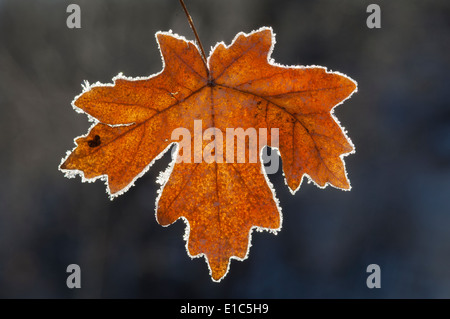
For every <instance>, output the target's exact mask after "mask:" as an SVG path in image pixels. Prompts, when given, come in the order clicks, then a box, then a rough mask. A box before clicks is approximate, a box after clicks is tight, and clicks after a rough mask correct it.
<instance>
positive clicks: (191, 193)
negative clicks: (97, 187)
mask: <svg viewBox="0 0 450 319" xmlns="http://www.w3.org/2000/svg"><path fill="white" fill-rule="evenodd" d="M156 38H157V41H158V43H159V48H160V51H161V54H162V58H163V62H164V68H163V70H162V71H161V72H160V73H158V74H154V75H151V76H150V77H148V78H137V79H133V78H126V77H124V76H123V75H121V74H119V75H118V76H116V77H115V78H114V79H113V80H114V84H109V85H108V84H106V85H105V84H100V83H97V84H94V85H92V86H90V85H86V87H85V88H84V91H83V93H82V94H80V95H79V96H77V97H76V98H75V100H74V102H73V103H72V104H73V106H74V108H75V109H76V110H77V111H80V112H85V113H87V114H88V115H89V116H90V118H91V120H93V121H94V124H93V126H92V127H91V128H90V130H89V132H88V134H87V135H85V136H81V137H78V138H76V139H75V143H76V145H77V146H76V147H75V149H74V150H72V152H68V154H67V156H66V158H64V159H63V160H62V163H61V165H60V169H61V170H62V171H63V172H65V173H66V176H67V177H74V176H75V175H76V174H79V175H81V176H82V179H83V181H89V182H91V181H94V180H96V179H98V178H100V179H104V180H105V181H106V184H107V191H108V193H109V194H110V196H111V198H113V197H115V196H117V195H119V194H122V193H123V192H125V191H126V190H128V189H129V188H130V187H131V186H132V185H133V184H134V182H135V181H136V179H137V178H139V177H140V176H142V175H143V174H144V173H145V172H146V171H147V170H148V169H149V168H150V167H151V166H152V164H153V163H154V161H155V160H156V159H158V158H159V157H161V156H162V155H163V154H164V153H165V152H166V151H168V150H169V148H170V146H171V145H172V144H173V143H176V141H173V140H172V139H171V134H172V132H173V131H174V130H175V129H177V128H180V127H183V128H186V129H187V130H189V132H191V134H193V132H194V120H202V125H203V126H202V130H204V129H206V128H214V129H217V130H221V131H222V132H225V131H226V128H243V129H244V130H246V129H248V128H255V129H256V130H258V129H260V128H266V129H268V130H270V129H272V128H277V129H279V146H278V145H271V142H267V143H266V144H267V145H268V146H269V147H270V146H273V147H277V148H278V151H279V153H280V155H281V158H282V159H283V172H284V175H285V179H286V183H287V185H288V186H289V188H290V190H291V192H293V193H294V192H295V191H296V190H298V188H299V187H300V185H301V182H302V180H303V178H304V177H305V176H307V177H308V178H309V179H310V180H311V181H313V182H314V183H316V184H317V185H318V186H319V187H325V186H326V185H328V184H329V185H332V186H334V187H336V188H341V189H350V184H349V181H348V179H347V175H346V171H345V166H344V162H343V157H344V156H345V155H347V154H349V153H351V152H353V150H354V148H353V145H352V143H351V141H350V140H349V139H348V138H347V136H346V134H345V132H344V131H343V129H342V128H341V127H340V126H339V124H338V122H337V120H336V118H335V117H334V115H333V108H334V107H335V106H336V105H338V104H340V103H342V102H343V101H344V100H345V99H347V98H348V97H349V96H350V95H351V94H352V93H353V92H355V91H356V82H355V81H353V80H352V79H350V78H349V77H347V76H345V75H343V74H340V73H336V72H328V71H327V70H326V68H324V67H318V66H310V67H300V66H289V67H287V66H282V65H279V64H276V63H275V62H274V61H273V60H272V59H271V58H270V55H271V52H272V49H273V45H274V42H275V40H274V35H273V32H272V29H271V28H267V27H264V28H261V29H259V30H257V31H253V32H251V33H249V34H245V33H239V34H238V35H236V37H235V39H234V40H233V42H232V43H231V44H230V45H229V46H226V45H225V44H224V43H222V42H221V43H218V44H217V45H216V46H215V47H214V48H213V49H212V51H211V53H210V56H209V58H208V60H207V68H206V67H205V63H204V60H202V55H201V52H200V51H199V49H198V47H197V46H196V44H195V43H194V42H191V41H188V40H186V39H185V38H183V37H180V36H177V35H174V34H172V33H166V32H158V33H157V34H156ZM268 141H270V139H268ZM202 143H203V144H202V147H203V148H205V146H206V145H207V144H208V141H203V142H202ZM225 144H226V143H224V145H223V148H225V147H226V145H225ZM264 146H265V145H259V146H258V151H259V152H258V154H261V153H260V151H261V149H262V147H264ZM218 151H219V152H220V150H218ZM235 151H236V152H239V150H238V149H236V148H235ZM244 151H247V153H246V154H248V151H249V146H248V144H246V148H245V149H244ZM195 152H197V153H198V150H195V149H194V148H192V153H193V155H192V156H193V157H195V156H196V155H198V154H195ZM179 156H180V150H179V149H178V148H177V149H176V152H175V153H173V156H172V157H173V159H172V162H171V164H170V166H169V168H168V170H167V171H166V172H165V173H164V174H162V175H161V177H160V182H161V184H162V187H161V189H160V191H159V196H158V199H157V202H156V218H157V221H158V222H159V223H160V224H161V225H163V226H166V225H170V224H172V223H173V222H175V221H176V220H178V219H179V218H182V219H184V220H185V222H186V224H187V226H186V235H185V239H186V248H187V250H188V254H189V255H190V256H191V257H198V256H205V258H206V261H207V263H208V265H209V269H210V273H211V276H212V278H213V280H215V281H219V280H220V279H221V278H223V276H225V274H226V273H227V271H228V268H229V263H230V259H232V258H234V259H239V260H242V259H245V258H246V257H247V254H248V249H249V246H250V239H251V232H252V229H256V230H270V231H273V232H276V231H278V230H280V228H281V210H280V208H279V207H278V205H277V203H278V201H277V199H276V197H275V193H274V190H273V189H272V187H271V184H270V182H269V180H268V178H267V176H266V174H261V170H262V166H263V164H262V163H261V157H260V156H258V158H257V160H256V162H255V163H250V162H249V161H246V162H245V163H236V162H233V161H232V162H230V161H226V162H223V163H220V162H218V161H213V162H212V163H207V162H205V161H201V162H199V163H195V162H194V161H191V162H190V163H187V162H181V163H178V162H176V159H177V157H179ZM246 158H247V159H248V156H247V157H246Z"/></svg>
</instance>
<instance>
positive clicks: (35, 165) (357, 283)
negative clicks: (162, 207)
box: [0, 0, 450, 298]
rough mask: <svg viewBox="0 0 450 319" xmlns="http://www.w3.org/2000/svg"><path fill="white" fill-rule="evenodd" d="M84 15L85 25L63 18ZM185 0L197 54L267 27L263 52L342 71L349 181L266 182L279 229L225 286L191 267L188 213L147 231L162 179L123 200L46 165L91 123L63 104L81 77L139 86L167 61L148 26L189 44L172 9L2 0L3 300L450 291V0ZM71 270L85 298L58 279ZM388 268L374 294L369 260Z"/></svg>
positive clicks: (169, 5)
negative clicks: (373, 22) (346, 91)
mask: <svg viewBox="0 0 450 319" xmlns="http://www.w3.org/2000/svg"><path fill="white" fill-rule="evenodd" d="M70 3H77V4H79V5H80V6H81V26H82V28H81V29H68V28H67V27H66V19H67V17H68V15H69V14H68V13H66V8H67V6H68V5H69V4H70ZM370 3H372V1H360V0H353V1H350V0H341V1H334V0H308V1H306V0H305V1H300V0H295V1H294V0H284V1H281V0H246V1H240V0H227V1H216V0H213V1H206V0H186V4H187V5H188V7H189V9H190V11H191V15H192V16H193V18H194V20H195V23H196V25H197V29H198V32H199V34H200V37H201V39H202V41H203V45H204V46H205V48H206V51H209V47H211V46H213V45H214V44H215V43H216V42H217V41H225V42H226V43H227V44H228V43H230V42H231V40H232V39H233V38H234V36H235V34H236V33H238V32H239V31H245V32H249V31H251V30H254V29H257V28H259V27H261V26H272V27H273V29H274V31H275V33H276V41H277V43H276V46H275V50H274V52H273V55H272V57H273V58H274V59H275V61H276V62H278V63H281V64H285V65H296V64H301V65H313V64H314V65H323V66H326V67H328V68H329V69H331V70H334V71H339V72H342V73H345V74H348V75H349V76H351V77H352V78H353V79H355V80H357V81H358V83H359V92H358V93H357V94H355V95H354V96H353V97H352V98H351V99H350V100H348V101H346V102H345V103H344V104H343V105H341V106H339V107H338V108H337V109H336V112H335V114H336V116H337V117H338V118H339V120H340V122H341V124H342V125H343V126H345V127H346V129H347V130H348V135H349V136H350V137H351V139H352V140H353V142H354V144H355V145H356V150H357V151H356V154H353V155H350V156H348V157H346V160H345V161H346V164H347V169H348V173H349V178H350V180H351V183H352V186H353V189H352V191H351V192H343V191H339V190H337V189H334V188H330V187H328V188H326V189H324V190H322V189H319V188H317V187H315V186H314V185H312V184H308V183H306V182H305V183H303V185H302V187H301V189H300V190H299V191H298V192H297V194H296V195H291V194H290V193H289V191H288V189H287V186H286V185H285V184H284V182H283V178H282V175H281V174H277V175H275V176H271V180H272V182H273V183H274V184H275V187H276V189H277V195H278V197H279V199H280V202H281V206H282V208H283V221H284V223H283V229H282V230H281V232H279V233H278V235H277V236H274V235H272V234H270V233H268V232H262V233H259V232H254V233H253V240H252V244H253V245H252V247H251V250H250V255H249V258H248V259H247V260H245V261H244V262H238V261H235V260H234V261H232V262H231V270H230V272H229V274H228V275H227V276H226V277H225V279H224V280H223V281H222V282H221V283H219V284H218V283H214V282H212V281H211V279H210V276H209V274H208V269H207V266H206V264H205V262H204V259H203V258H197V259H194V260H191V259H190V258H189V257H188V256H187V253H186V250H185V242H184V240H183V239H182V236H183V234H184V227H185V224H184V223H183V222H182V221H178V222H176V223H175V224H174V225H172V226H170V227H167V228H164V227H161V226H159V225H158V224H157V222H156V220H155V216H154V210H155V207H154V203H155V198H156V196H157V189H158V185H157V184H156V183H155V180H156V177H157V176H158V174H159V171H161V170H163V169H165V167H166V166H167V165H168V163H169V155H168V154H166V156H165V157H164V158H162V159H161V160H159V161H158V163H157V164H156V165H155V166H154V167H152V168H151V170H150V171H149V172H148V173H147V174H145V176H144V177H142V178H140V179H139V180H138V181H137V182H136V186H135V187H133V188H131V189H130V190H129V191H128V192H127V193H126V194H124V195H122V196H120V197H119V198H117V199H115V200H114V201H110V200H109V199H108V196H107V194H106V193H105V185H104V184H103V183H102V182H100V181H98V182H96V183H94V184H83V183H81V182H80V178H79V177H77V178H76V179H70V180H69V179H66V178H64V176H63V174H62V173H61V172H59V171H58V169H57V166H58V165H59V164H60V161H61V158H62V157H63V156H64V155H65V153H66V151H67V150H71V149H72V148H73V147H74V144H73V138H74V137H76V136H79V135H82V134H85V133H86V131H87V129H88V128H89V127H90V124H91V123H90V122H88V119H87V117H86V116H85V115H80V114H78V113H75V112H74V110H73V109H72V107H71V105H70V103H71V101H72V99H73V98H74V96H76V95H78V94H79V93H81V90H82V88H81V83H82V82H83V81H84V80H88V81H89V82H91V83H94V82H96V81H100V82H103V83H110V82H111V79H112V77H113V76H115V75H117V74H118V73H119V72H123V73H124V75H126V76H133V77H135V76H147V75H149V74H153V73H155V72H158V71H160V69H161V67H162V64H161V59H160V53H159V51H158V47H157V44H156V41H155V37H154V34H155V32H156V31H158V30H169V29H172V30H173V31H174V32H176V33H178V34H180V35H184V36H186V37H187V38H189V39H193V38H194V37H193V34H192V31H191V30H190V29H189V25H188V23H187V20H186V17H185V16H184V13H183V11H182V9H181V7H180V5H179V3H178V1H176V0H170V1H169V0H159V1H150V0H148V1H143V0H128V1H119V0H95V1H92V0H90V1H87V0H86V1H64V0H58V1H57V0H52V1H51V0H33V1H32V0H29V1H21V0H0V107H1V109H0V111H1V112H0V146H1V155H0V297H3V298H14V297H18V298H30V297H38V298H50V297H57V298H116V297H117V298H118V297H125V298H135V297H141V298H174V297H178V298H184V297H190V298H210V297H213V298H450V102H449V101H450V88H449V84H450V76H449V74H450V54H449V53H450V34H449V31H450V2H449V1H446V0H442V1H433V0H427V1H425V0H422V1H412V0H408V1H407V0H396V1H376V2H375V3H377V4H379V5H380V7H381V26H382V27H381V29H368V28H367V26H366V18H367V17H368V15H369V14H368V13H366V8H367V6H368V5H369V4H370ZM72 263H75V264H79V265H80V267H81V271H82V288H81V289H74V290H70V289H68V288H67V287H66V278H67V275H68V274H67V273H66V267H67V265H69V264H72ZM372 263H375V264H378V265H380V267H381V289H368V288H367V286H366V278H367V276H368V274H367V273H366V267H367V266H368V265H369V264H372Z"/></svg>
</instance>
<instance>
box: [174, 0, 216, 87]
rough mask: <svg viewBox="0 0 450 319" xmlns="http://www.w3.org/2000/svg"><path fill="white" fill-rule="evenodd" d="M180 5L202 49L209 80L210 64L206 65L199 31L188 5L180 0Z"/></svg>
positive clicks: (204, 61)
mask: <svg viewBox="0 0 450 319" xmlns="http://www.w3.org/2000/svg"><path fill="white" fill-rule="evenodd" d="M180 4H181V6H182V7H183V10H184V13H185V14H186V17H187V19H188V21H189V25H190V26H191V29H192V31H194V35H195V39H196V40H197V44H198V46H199V47H200V53H201V56H202V61H203V64H204V65H205V68H206V73H207V74H208V79H209V69H208V64H207V63H206V54H205V50H204V49H203V45H202V42H201V41H200V38H199V36H198V33H197V29H195V25H194V21H192V18H191V15H190V14H189V11H188V9H187V8H186V5H185V4H184V1H183V0H180Z"/></svg>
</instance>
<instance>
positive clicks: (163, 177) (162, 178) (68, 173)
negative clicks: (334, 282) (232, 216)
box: [58, 27, 358, 282]
mask: <svg viewBox="0 0 450 319" xmlns="http://www.w3.org/2000/svg"><path fill="white" fill-rule="evenodd" d="M265 30H267V31H270V33H271V35H272V39H271V40H272V41H271V45H270V49H269V52H268V54H267V61H268V63H269V64H270V65H273V66H277V67H281V68H286V69H290V68H297V69H308V68H322V69H324V70H325V71H326V72H327V73H333V74H338V75H340V76H343V77H345V78H347V79H348V80H350V81H352V82H353V83H354V84H355V86H356V88H355V90H354V91H353V92H352V93H351V94H349V96H348V97H346V98H345V99H343V100H342V101H341V102H340V103H338V104H336V105H335V106H333V108H332V109H331V111H330V115H331V117H332V118H333V120H334V121H335V122H336V123H337V124H338V125H339V127H340V128H341V130H342V132H343V134H344V136H345V138H346V139H347V141H348V142H349V144H350V145H351V146H352V148H353V150H352V151H350V152H348V153H343V154H341V155H340V156H339V157H340V158H341V161H342V163H343V165H344V172H345V178H346V179H347V180H348V181H349V185H350V180H349V179H348V177H347V169H346V167H345V161H344V157H345V156H347V155H350V154H353V153H355V151H356V149H355V146H354V144H353V142H352V141H351V139H350V138H349V137H348V136H347V131H346V129H345V128H344V127H343V126H342V125H341V124H340V122H339V120H338V119H337V118H336V116H335V115H334V109H335V108H336V106H338V105H340V104H342V103H344V102H345V101H346V100H347V99H349V98H350V97H351V96H352V95H353V94H354V93H356V92H357V91H358V84H357V82H356V81H355V80H353V79H352V78H350V77H349V76H347V75H345V74H343V73H340V72H333V71H328V70H327V68H326V67H323V66H317V65H308V66H298V65H294V66H286V65H283V64H279V63H276V62H275V60H274V59H273V58H272V57H271V55H272V52H273V49H274V46H275V43H276V40H275V33H274V32H273V29H272V28H271V27H261V28H259V29H257V30H253V31H251V32H249V33H245V32H239V33H238V34H236V36H235V37H234V39H233V40H232V42H231V43H230V44H229V45H226V44H225V43H224V42H223V41H221V42H218V43H216V45H215V46H214V47H211V50H210V53H209V56H208V58H207V65H208V67H209V62H210V58H211V56H212V55H213V53H214V51H215V50H216V48H217V47H218V46H219V45H223V46H224V47H225V49H228V48H230V47H231V46H232V45H233V44H234V43H235V42H236V40H237V39H238V38H239V37H240V36H245V37H249V36H251V35H253V34H255V33H258V32H261V31H265ZM158 34H164V35H169V36H172V37H175V38H177V39H179V40H182V41H184V42H186V44H189V43H191V44H192V45H194V46H195V47H196V48H197V50H198V52H199V53H200V49H199V47H198V45H197V44H196V43H195V41H191V40H187V39H186V38H185V37H184V36H180V35H178V34H176V33H173V32H172V30H169V31H168V32H163V31H158V32H156V34H155V37H156V41H157V43H158V49H159V52H160V54H161V60H162V63H163V68H162V70H161V71H160V72H157V73H154V74H152V75H150V76H148V77H135V78H133V77H126V76H124V75H123V74H122V73H119V74H118V75H117V76H115V77H113V82H114V83H107V84H103V83H100V82H96V83H95V84H92V85H90V84H89V82H88V81H84V85H82V87H83V91H82V93H81V94H79V95H77V96H76V97H75V98H74V100H73V101H72V103H71V104H72V107H73V108H74V109H75V111H76V112H78V113H85V114H86V115H87V116H88V118H89V121H91V122H94V123H93V125H92V126H91V127H90V128H89V130H88V132H87V134H86V135H81V136H78V137H76V138H75V139H74V143H75V140H76V139H78V138H80V137H86V136H88V135H89V132H90V131H91V130H92V128H93V127H94V126H95V125H96V124H98V123H99V121H98V120H97V119H96V118H94V117H92V116H91V115H89V114H87V113H86V112H84V111H83V110H82V109H80V108H78V107H77V106H75V104H74V102H75V101H76V100H77V99H78V98H79V97H80V96H81V95H82V94H84V93H85V92H87V91H89V90H90V89H91V88H93V87H98V86H114V85H115V81H116V80H117V79H125V80H129V81H137V80H148V79H150V78H152V77H155V76H157V75H159V74H161V73H162V72H163V71H164V69H165V60H164V57H163V55H162V51H161V47H160V44H159V42H158ZM132 124H134V123H130V124H125V125H132ZM110 126H113V125H110ZM116 126H117V125H116ZM119 126H120V125H119ZM75 144H76V143H75ZM172 144H175V145H176V149H175V150H174V151H173V152H172V161H171V162H170V164H169V166H168V167H167V168H166V170H164V171H162V172H160V174H159V176H158V177H157V180H156V182H157V183H158V184H160V185H161V187H160V188H159V189H158V191H157V194H158V195H157V198H156V202H155V218H156V220H158V218H157V211H158V203H159V199H160V198H161V195H162V193H163V191H164V186H165V185H166V183H167V181H168V180H169V178H170V175H171V174H172V171H173V168H174V165H175V162H176V156H177V154H178V151H179V144H178V143H177V142H173V143H170V144H169V145H168V146H167V147H166V148H165V149H164V150H163V151H162V152H161V153H160V154H159V155H157V156H156V157H155V158H154V159H153V160H152V161H151V162H150V164H148V165H147V166H146V167H145V168H144V169H143V170H142V171H141V173H139V174H138V175H137V176H136V177H135V178H134V179H133V180H132V181H131V182H130V184H129V185H128V186H126V187H125V188H124V189H122V190H121V191H119V192H117V193H114V194H111V192H110V189H109V186H108V176H107V175H100V176H97V177H94V178H91V179H89V178H85V176H84V173H83V172H82V171H80V170H65V169H61V168H60V166H61V164H62V163H64V162H65V160H66V159H67V158H68V157H69V155H70V154H71V153H72V152H73V151H74V150H75V149H76V148H77V146H75V147H74V148H73V149H72V151H67V152H66V156H65V157H64V158H62V160H61V164H60V165H59V166H58V169H59V170H60V171H62V172H63V173H64V174H65V177H67V178H74V177H76V175H80V176H81V179H82V182H89V183H92V182H95V181H96V180H97V179H100V180H103V181H104V182H105V184H106V191H107V193H108V194H109V197H110V199H111V200H113V199H114V198H115V197H117V196H119V195H121V194H123V193H125V192H126V191H128V189H130V188H131V187H132V186H134V183H135V181H136V180H137V179H138V178H140V177H141V176H143V175H144V174H145V173H146V172H147V171H148V170H149V169H150V168H151V167H152V166H153V164H154V163H155V162H156V160H158V159H160V158H161V157H162V156H164V154H165V153H166V152H167V151H168V150H169V149H170V148H171V146H172ZM271 148H272V150H275V151H276V152H277V154H278V156H280V157H281V153H280V150H279V149H278V148H276V147H271ZM281 158H282V157H281ZM260 162H261V170H262V172H263V174H264V178H265V180H266V182H267V186H268V187H269V189H270V190H271V192H272V195H273V200H274V202H275V204H276V207H277V209H278V213H279V216H280V226H279V228H277V229H272V228H264V227H260V226H252V227H251V228H250V230H249V235H248V244H247V251H246V254H245V256H244V257H243V258H239V257H237V256H231V257H230V258H229V262H228V265H227V270H226V272H225V274H224V275H223V276H222V277H221V278H219V279H218V280H215V279H214V278H212V270H211V267H210V265H209V261H208V257H207V256H206V254H205V253H200V254H198V255H191V254H190V253H189V248H188V242H189V234H190V225H189V221H188V220H187V219H186V218H185V217H184V216H181V217H179V218H178V219H182V220H183V221H184V222H185V224H186V228H185V234H184V235H183V239H184V240H185V242H186V244H185V248H186V252H187V254H188V256H189V257H190V258H192V259H193V258H200V257H205V262H206V264H207V266H208V269H209V274H210V277H211V279H212V280H213V281H214V282H220V281H221V280H222V279H223V278H225V276H226V275H227V274H228V272H229V269H230V265H231V260H232V259H235V260H239V261H243V260H245V259H247V258H248V256H249V252H250V248H251V246H252V245H251V239H252V232H253V230H254V229H255V230H256V231H258V232H262V231H268V232H271V233H273V234H275V235H276V234H277V232H278V231H280V230H281V228H282V223H283V214H282V209H281V206H280V203H279V200H278V198H277V197H276V192H275V188H274V187H273V184H272V183H271V182H270V180H269V177H268V175H267V173H266V171H265V168H264V165H263V159H262V149H261V153H260ZM282 172H283V176H284V182H285V184H286V185H287V181H286V176H285V173H284V169H282ZM305 177H306V178H307V179H308V183H311V182H312V183H314V184H315V185H316V186H317V187H319V188H325V187H327V186H328V185H330V186H332V187H334V188H338V189H341V188H339V187H335V186H334V185H332V184H330V183H329V182H327V183H326V184H325V185H324V186H320V185H318V184H317V183H316V182H315V181H314V180H313V179H312V178H311V177H310V176H309V175H308V174H306V173H305V174H304V175H303V177H302V179H301V181H300V183H299V185H298V187H297V188H296V189H294V190H292V189H291V188H290V187H289V186H288V189H289V191H290V192H291V194H295V193H296V192H297V191H298V190H299V189H300V186H301V185H302V183H303V179H304V178H305ZM341 190H342V189H341ZM344 190H345V189H344ZM349 190H351V185H350V188H349V189H348V191H349ZM178 219H177V220H175V221H174V222H173V223H175V222H177V221H178ZM173 223H171V224H169V225H165V226H164V225H163V227H168V226H170V225H172V224H173Z"/></svg>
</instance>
